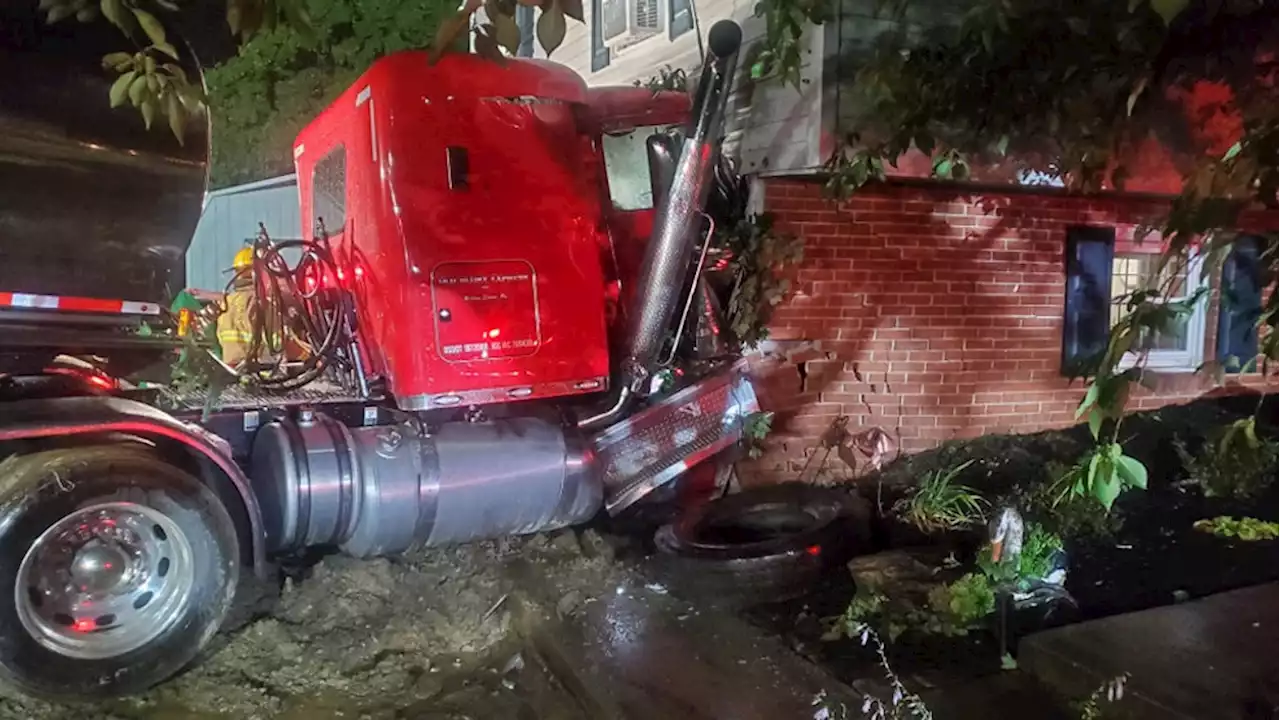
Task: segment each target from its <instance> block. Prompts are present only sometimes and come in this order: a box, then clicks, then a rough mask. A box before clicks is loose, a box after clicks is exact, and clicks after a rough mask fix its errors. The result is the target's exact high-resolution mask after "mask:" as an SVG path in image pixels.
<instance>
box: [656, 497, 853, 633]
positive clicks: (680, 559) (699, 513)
mask: <svg viewBox="0 0 1280 720" xmlns="http://www.w3.org/2000/svg"><path fill="white" fill-rule="evenodd" d="M846 495H847V494H846V493H842V492H840V491H831V490H828V489H824V488H815V487H813V486H810V485H805V484H801V483H786V484H782V485H777V486H770V487H761V488H753V489H750V490H746V491H743V492H741V493H738V494H736V495H730V496H728V497H725V498H721V499H719V500H715V501H712V502H710V503H707V504H706V505H704V506H702V507H700V508H696V509H694V510H692V511H690V512H688V513H686V514H684V515H682V516H681V517H680V518H678V519H677V520H676V522H673V523H671V524H669V525H665V526H663V527H662V528H660V529H659V530H658V532H657V533H656V534H655V536H654V545H655V547H656V548H657V554H656V555H655V557H654V564H655V567H656V569H657V571H658V573H659V574H660V576H661V577H662V578H663V579H664V580H666V581H667V582H669V583H671V584H672V585H673V586H674V587H675V588H676V589H677V590H678V591H683V592H684V594H686V595H694V596H696V597H698V598H700V599H706V600H709V601H712V602H715V603H716V604H719V605H722V606H728V607H735V608H737V607H747V606H750V605H759V604H765V603H771V602H781V601H783V600H789V599H793V598H796V597H799V596H801V595H804V594H806V593H808V592H809V591H810V590H812V589H813V586H814V585H815V584H816V583H817V582H818V581H819V580H820V579H821V578H822V576H823V575H824V574H825V572H826V570H827V568H829V567H830V566H831V565H832V563H834V562H837V561H838V560H839V559H842V557H843V554H844V547H843V542H842V540H843V537H842V533H841V524H840V522H841V520H842V519H843V518H845V517H846V516H847V508H846V506H845V502H844V498H845V497H846Z"/></svg>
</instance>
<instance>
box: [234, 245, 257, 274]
mask: <svg viewBox="0 0 1280 720" xmlns="http://www.w3.org/2000/svg"><path fill="white" fill-rule="evenodd" d="M252 264H253V248H251V247H243V248H240V250H239V251H238V252H237V253H236V257H235V259H234V260H232V261H231V269H232V270H243V269H245V268H247V267H249V266H250V265H252Z"/></svg>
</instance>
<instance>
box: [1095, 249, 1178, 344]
mask: <svg viewBox="0 0 1280 720" xmlns="http://www.w3.org/2000/svg"><path fill="white" fill-rule="evenodd" d="M1159 264H1160V256H1159V255H1156V254H1154V253H1142V254H1135V255H1117V256H1116V257H1115V260H1114V261H1113V264H1112V266H1111V324H1112V325H1115V324H1116V323H1117V322H1119V321H1120V318H1121V317H1123V316H1124V315H1126V314H1127V313H1128V310H1127V309H1126V307H1125V303H1124V301H1125V300H1126V299H1127V298H1128V295H1129V293H1132V292H1136V291H1138V290H1161V289H1164V290H1165V292H1167V294H1168V298H1169V299H1170V300H1182V299H1185V298H1186V296H1187V295H1188V294H1189V293H1190V290H1189V288H1188V283H1187V268H1186V266H1183V267H1182V268H1180V269H1179V270H1178V271H1177V273H1176V274H1175V273H1173V272H1171V268H1170V267H1166V268H1165V269H1164V271H1163V272H1161V274H1160V277H1156V271H1157V270H1158V269H1159ZM1189 320H1190V317H1189V316H1186V315H1183V316H1180V317H1178V318H1175V319H1173V320H1172V321H1170V323H1169V325H1168V326H1166V327H1165V328H1163V329H1161V330H1154V331H1153V330H1151V329H1149V328H1143V329H1142V334H1141V336H1140V337H1139V339H1138V344H1137V347H1138V349H1140V350H1187V349H1189V345H1188V342H1189V339H1188V332H1187V330H1188V327H1187V324H1188V321H1189Z"/></svg>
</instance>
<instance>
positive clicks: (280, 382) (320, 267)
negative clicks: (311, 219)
mask: <svg viewBox="0 0 1280 720" xmlns="http://www.w3.org/2000/svg"><path fill="white" fill-rule="evenodd" d="M293 248H298V249H300V250H301V257H300V258H299V260H298V263H297V264H296V265H294V266H290V264H289V262H288V261H287V260H286V259H285V258H284V255H283V252H284V251H285V250H289V249H293ZM246 277H248V278H249V279H250V280H251V283H252V287H253V290H254V302H252V303H250V304H249V315H250V317H249V321H250V327H251V328H252V336H251V340H250V342H249V350H248V353H247V354H246V363H245V365H244V366H242V367H241V368H239V369H238V371H237V374H238V375H239V376H240V377H241V378H247V379H248V381H249V382H250V383H251V384H252V385H255V386H257V387H260V388H262V389H267V390H273V391H279V392H285V391H289V390H295V389H297V388H300V387H302V386H303V385H306V384H308V383H310V382H312V381H314V380H316V379H317V378H319V377H320V376H321V375H322V374H324V372H325V371H326V370H327V369H329V368H330V367H338V368H339V369H342V370H350V369H351V365H352V363H351V361H350V359H349V358H347V356H346V353H345V351H346V350H347V349H349V348H350V339H351V337H350V330H351V325H350V323H351V322H352V318H353V314H352V310H353V308H352V304H351V300H350V296H349V295H348V293H347V292H346V291H345V289H344V288H342V287H341V279H342V277H343V275H342V272H341V270H340V269H339V267H338V264H337V263H336V262H335V261H334V258H333V253H332V252H331V251H330V249H329V241H328V237H327V236H326V235H325V234H324V233H323V231H322V232H321V235H320V238H319V239H317V240H285V241H282V242H272V241H271V239H270V238H269V237H268V236H267V234H266V230H265V229H263V230H261V231H260V232H259V235H258V238H257V240H256V241H255V242H254V245H253V262H252V263H251V264H250V265H249V266H248V267H244V268H240V269H239V270H237V271H236V273H235V275H234V276H233V277H232V278H231V281H230V282H228V283H227V286H226V292H227V293H230V292H233V291H235V290H236V289H237V288H239V287H241V286H242V281H243V280H245V279H246ZM221 309H222V311H223V312H225V311H226V306H225V304H224V305H223V307H222V308H221ZM288 339H293V340H296V341H298V342H299V343H300V344H302V345H304V346H306V348H307V349H308V350H309V352H307V354H306V356H305V357H304V358H303V359H302V360H301V361H300V362H297V363H288V362H285V352H286V347H287V343H288ZM268 358H271V360H268Z"/></svg>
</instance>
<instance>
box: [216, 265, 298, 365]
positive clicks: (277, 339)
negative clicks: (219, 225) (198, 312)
mask: <svg viewBox="0 0 1280 720" xmlns="http://www.w3.org/2000/svg"><path fill="white" fill-rule="evenodd" d="M253 258H254V249H253V248H252V247H246V248H242V249H241V250H240V251H239V252H237V253H236V256H235V259H234V260H233V261H232V264H231V272H234V273H235V274H236V277H235V280H233V281H232V284H231V290H230V292H228V293H227V294H226V296H225V297H224V298H223V300H222V308H223V309H222V313H221V314H220V315H219V316H218V345H219V347H220V348H221V351H222V361H223V362H225V363H226V364H227V365H229V366H231V367H233V368H234V367H239V366H240V365H242V364H243V363H244V362H245V361H246V360H254V361H257V362H269V361H272V360H276V359H278V357H279V354H280V351H281V350H283V352H284V359H285V360H286V361H292V360H303V359H305V358H307V356H309V355H310V354H311V347H310V346H309V345H307V344H306V343H305V342H303V341H302V339H301V338H300V337H299V334H298V333H297V332H296V331H295V329H294V328H293V327H290V326H291V325H293V324H295V323H292V322H289V321H285V330H284V334H283V337H282V336H281V333H280V330H279V328H280V325H281V318H280V312H279V309H277V308H275V307H274V304H273V303H272V300H271V298H266V299H260V298H258V296H257V286H256V284H255V282H254V274H253ZM258 323H261V325H262V335H261V338H260V339H259V341H258V342H259V347H258V348H257V350H258V354H257V356H256V357H253V358H250V357H249V353H250V351H251V349H252V345H253V333H254V328H255V325H256V324H258ZM282 341H283V347H282V345H281V343H282Z"/></svg>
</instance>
